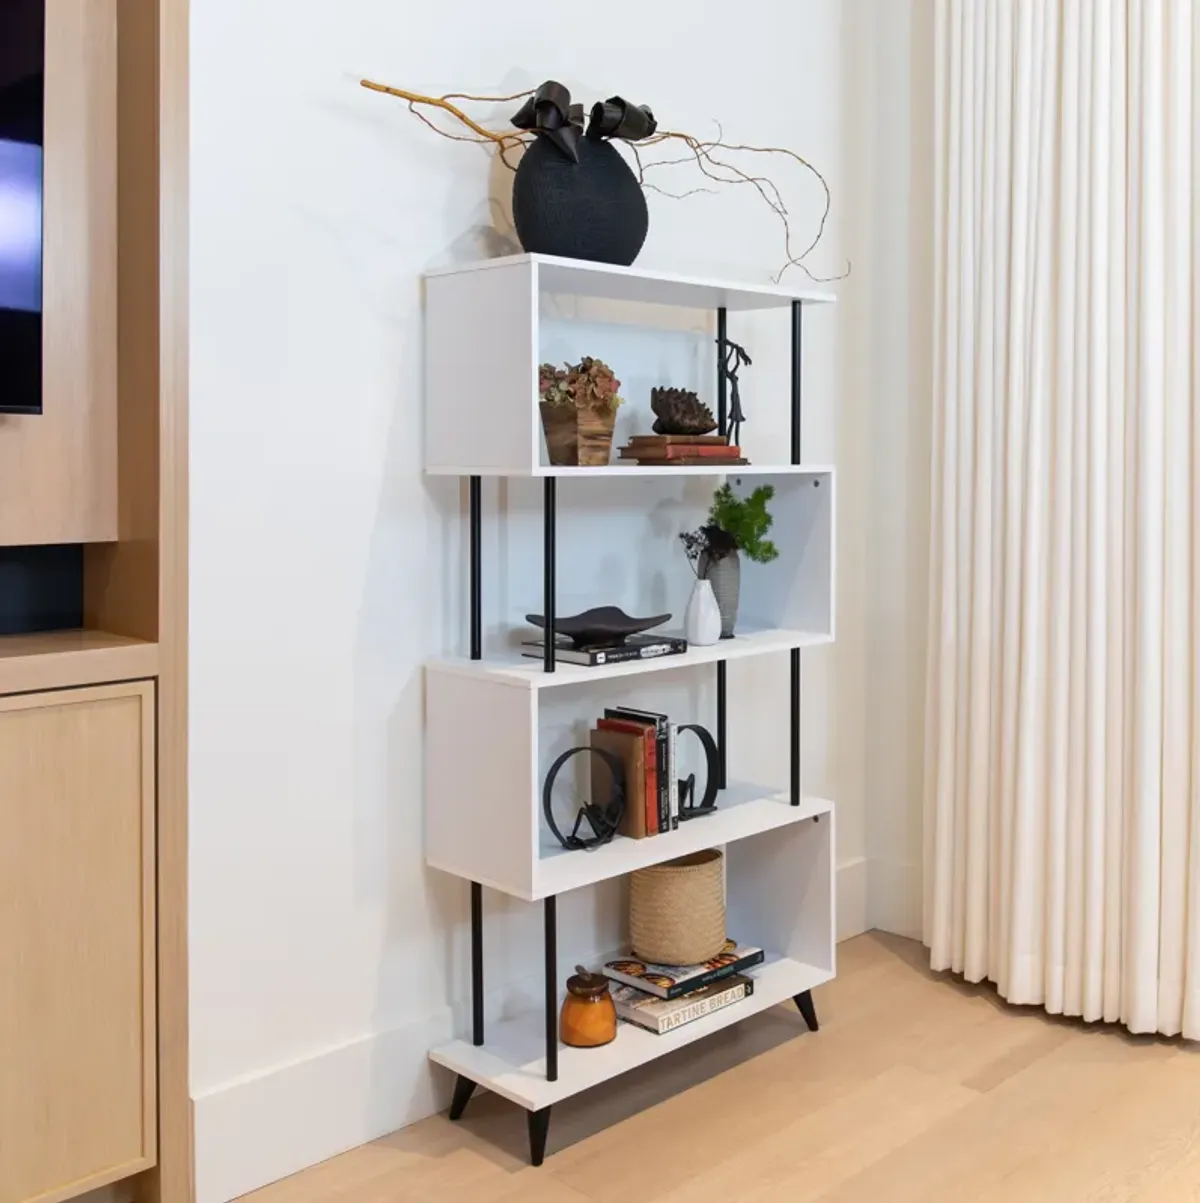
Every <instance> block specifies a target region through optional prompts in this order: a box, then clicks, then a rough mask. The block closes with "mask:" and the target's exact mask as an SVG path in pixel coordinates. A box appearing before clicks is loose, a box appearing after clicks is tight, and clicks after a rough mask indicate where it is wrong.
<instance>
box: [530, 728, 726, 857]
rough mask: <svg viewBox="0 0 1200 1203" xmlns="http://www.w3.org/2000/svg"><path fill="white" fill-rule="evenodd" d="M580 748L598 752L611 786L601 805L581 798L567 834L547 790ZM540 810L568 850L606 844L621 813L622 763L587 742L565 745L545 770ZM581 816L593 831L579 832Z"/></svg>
mask: <svg viewBox="0 0 1200 1203" xmlns="http://www.w3.org/2000/svg"><path fill="white" fill-rule="evenodd" d="M710 739H711V737H710ZM580 752H590V753H591V754H592V755H593V756H599V757H600V758H601V759H602V760H603V761H604V763H605V764H607V765H608V768H609V771H610V773H611V774H612V790H611V792H610V793H609V796H608V801H607V802H605V803H604V805H603V806H600V805H598V804H597V803H595V802H585V803H584V804H583V806H582V807H581V808H580V810H579V813H578V814H577V815H576V816H575V826H574V827H572V828H571V834H570V835H568V836H564V835H563V833H562V832H561V831H559V829H558V824H557V823H556V822H555V821H554V804H553V801H552V798H551V794H552V793H553V790H554V779H555V778H556V777H557V776H558V771H559V769H561V768H562V767H563V765H564V764H566V763H567V761H568V760H570V759H571V757H572V756H577V755H578V754H579V753H580ZM542 813H543V814H544V815H545V816H546V826H548V827H549V828H550V830H551V831H553V832H554V837H555V839H557V840H558V842H559V843H560V844H561V845H562V846H563V847H564V848H567V849H569V850H570V851H572V852H574V851H577V850H580V849H583V850H588V849H591V848H599V847H600V846H601V845H602V844H607V843H608V841H609V840H611V839H612V838H613V836H614V835H616V834H617V828H618V827H619V826H620V825H621V819H622V818H623V817H624V815H625V766H624V765H623V764H622V763H621V761H620V760H619V759H618V758H617V757H616V756H614V755H613V754H612V753H611V752H609V751H608V750H607V749H605V748H593V747H592V746H591V745H590V744H589V745H584V746H583V747H579V748H568V749H567V750H566V751H565V752H564V753H563V754H562V755H561V756H560V757H559V758H558V759H557V760H556V761H555V762H554V763H553V764H552V765H551V766H550V772H548V773H547V774H546V783H545V785H543V786H542ZM584 819H586V820H587V821H588V825H589V826H590V827H591V829H592V831H593V832H594V833H595V834H594V835H590V836H585V835H580V834H579V827H580V824H582V823H583V821H584Z"/></svg>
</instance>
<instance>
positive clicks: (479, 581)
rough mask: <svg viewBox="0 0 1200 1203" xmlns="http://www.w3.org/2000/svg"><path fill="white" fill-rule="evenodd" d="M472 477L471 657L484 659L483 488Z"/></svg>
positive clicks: (480, 482)
mask: <svg viewBox="0 0 1200 1203" xmlns="http://www.w3.org/2000/svg"><path fill="white" fill-rule="evenodd" d="M482 483H483V482H482V480H481V478H480V477H478V476H472V477H471V483H470V496H471V659H472V660H482V659H483V488H482Z"/></svg>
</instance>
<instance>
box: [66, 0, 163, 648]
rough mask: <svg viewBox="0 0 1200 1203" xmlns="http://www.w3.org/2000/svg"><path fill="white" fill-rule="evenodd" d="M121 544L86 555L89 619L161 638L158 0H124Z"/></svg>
mask: <svg viewBox="0 0 1200 1203" xmlns="http://www.w3.org/2000/svg"><path fill="white" fill-rule="evenodd" d="M117 17H118V64H119V87H118V94H117V124H118V134H119V145H120V155H119V159H118V166H119V192H118V195H119V207H118V231H119V238H120V243H119V246H120V264H119V289H118V306H117V315H118V342H117V345H118V379H119V385H120V387H119V390H118V402H117V421H118V430H119V439H118V447H117V493H118V522H117V538H118V541H117V542H116V543H105V544H97V545H93V546H91V547H89V548H88V549H87V555H86V557H85V563H84V567H85V599H84V615H85V625H87V626H89V627H93V628H95V629H97V630H101V631H115V632H118V633H119V634H122V635H134V636H137V637H138V638H139V639H149V640H156V639H157V638H158V629H159V480H160V476H161V469H160V464H159V428H160V425H161V418H160V414H159V336H158V325H159V319H158V308H159V284H158V265H159V216H158V208H159V186H158V162H159V155H158V127H159V120H158V62H159V56H158V3H157V0H118V10H117Z"/></svg>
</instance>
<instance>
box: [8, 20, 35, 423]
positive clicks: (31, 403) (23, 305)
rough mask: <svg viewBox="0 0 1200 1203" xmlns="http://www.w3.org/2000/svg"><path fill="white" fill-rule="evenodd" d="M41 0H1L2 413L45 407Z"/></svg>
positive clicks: (23, 411) (31, 411) (24, 411)
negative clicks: (43, 362)
mask: <svg viewBox="0 0 1200 1203" xmlns="http://www.w3.org/2000/svg"><path fill="white" fill-rule="evenodd" d="M45 62H46V0H0V413H40V412H41V408H42V148H43V144H44V143H43V98H44V92H45Z"/></svg>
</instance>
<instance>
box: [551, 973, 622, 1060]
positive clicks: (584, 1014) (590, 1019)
mask: <svg viewBox="0 0 1200 1203" xmlns="http://www.w3.org/2000/svg"><path fill="white" fill-rule="evenodd" d="M575 968H576V973H575V976H574V977H569V978H567V997H566V998H564V999H563V1005H562V1015H561V1016H560V1017H559V1023H558V1034H559V1035H560V1036H561V1037H562V1042H563V1044H569V1045H570V1046H571V1047H572V1048H599V1047H600V1046H601V1045H602V1044H609V1043H611V1042H612V1041H613V1040H615V1039H616V1035H617V1008H616V1007H615V1006H613V1000H612V995H611V994H610V993H609V990H608V978H606V977H602V976H601V975H600V974H598V973H589V972H588V971H587V970H586V969H584V968H583V967H582V966H581V965H576V966H575Z"/></svg>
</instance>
